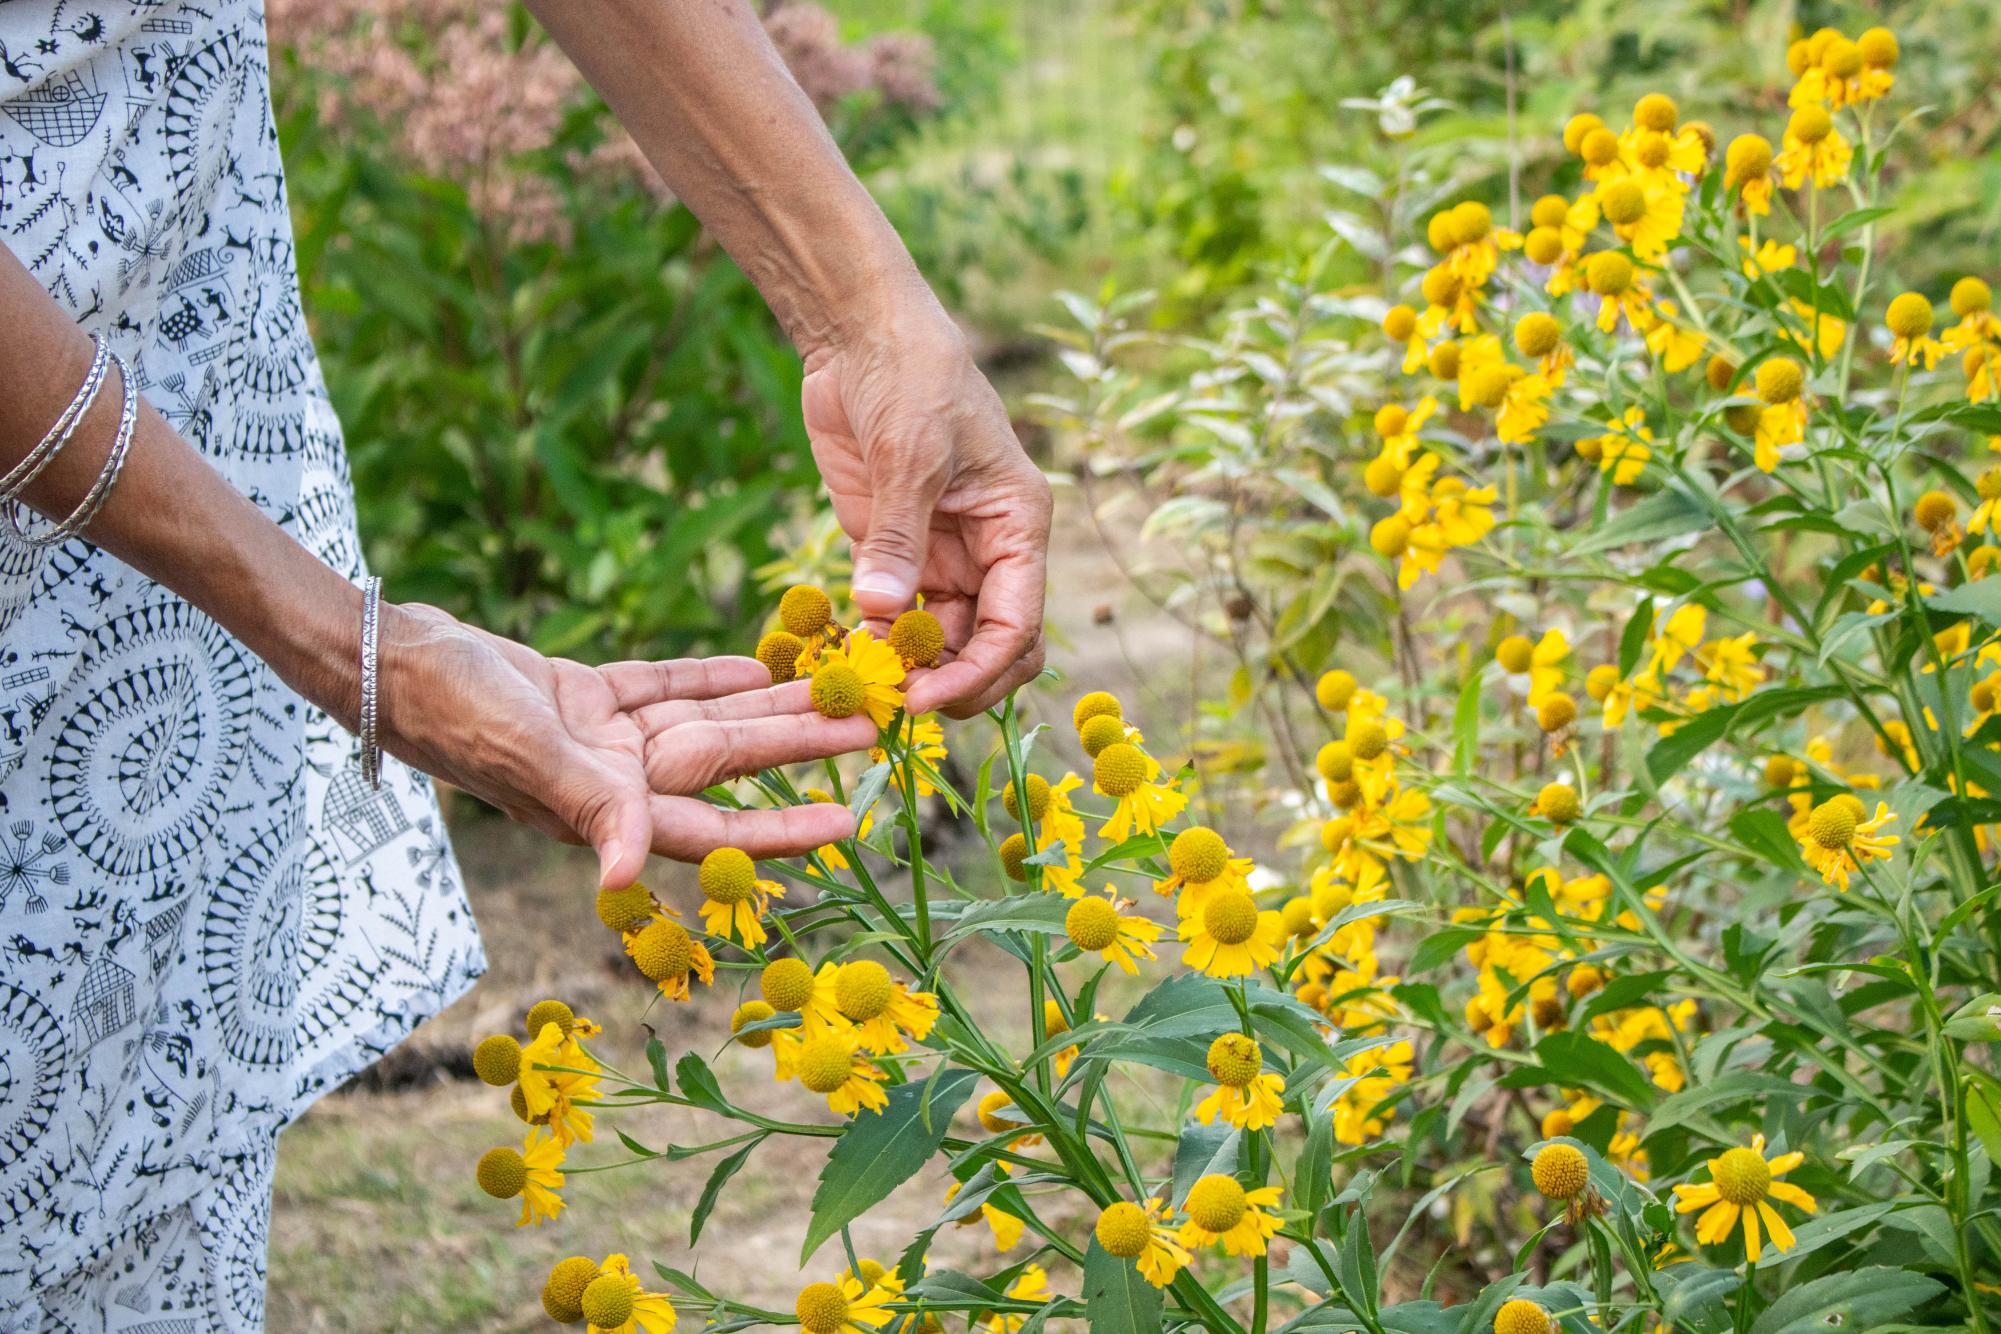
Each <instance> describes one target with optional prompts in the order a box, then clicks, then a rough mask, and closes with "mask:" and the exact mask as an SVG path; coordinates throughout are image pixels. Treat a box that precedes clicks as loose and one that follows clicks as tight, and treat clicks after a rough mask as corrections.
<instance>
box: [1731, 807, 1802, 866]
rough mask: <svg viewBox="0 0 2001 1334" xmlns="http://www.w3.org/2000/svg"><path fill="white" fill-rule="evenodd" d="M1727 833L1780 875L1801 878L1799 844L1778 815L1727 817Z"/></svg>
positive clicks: (1745, 813)
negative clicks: (1784, 872) (1784, 874)
mask: <svg viewBox="0 0 2001 1334" xmlns="http://www.w3.org/2000/svg"><path fill="white" fill-rule="evenodd" d="M1730 832H1731V833H1732V834H1733V835H1735V836H1736V839H1737V841H1738V842H1739V843H1742V844H1743V845H1744V846H1745V847H1747V848H1749V849H1750V850H1751V851H1753V852H1755V853H1757V854H1758V855H1759V856H1760V857H1762V858H1764V859H1765V860H1766V861H1768V862H1770V863H1771V864H1772V865H1773V866H1776V867H1778V868H1779V869H1780V870H1782V871H1787V872H1790V873H1792V874H1794V875H1801V874H1804V873H1805V872H1806V870H1807V864H1806V862H1805V861H1803V860H1802V859H1801V857H1800V845H1799V841H1798V840H1797V839H1795V838H1794V837H1793V836H1792V834H1791V833H1790V832H1788V831H1787V829H1786V821H1785V817H1784V816H1782V815H1780V814H1779V813H1778V812H1777V811H1772V810H1764V809H1747V810H1741V811H1738V812H1737V813H1736V814H1735V815H1733V816H1731V817H1730Z"/></svg>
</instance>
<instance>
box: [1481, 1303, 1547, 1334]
mask: <svg viewBox="0 0 2001 1334" xmlns="http://www.w3.org/2000/svg"><path fill="white" fill-rule="evenodd" d="M1552 1328H1554V1327H1553V1326H1552V1325H1551V1324H1550V1322H1549V1313H1548V1312H1546V1311H1544V1310H1543V1309H1542V1308H1541V1307H1540V1306H1537V1305H1536V1304H1535V1303H1534V1302H1532V1301H1528V1300H1526V1299H1524V1298H1521V1297H1517V1298H1515V1299H1514V1300H1513V1301H1510V1302H1504V1303H1502V1305H1501V1309H1500V1310H1498V1311H1496V1312H1495V1313H1494V1334H1549V1332H1550V1330H1551V1329H1552Z"/></svg>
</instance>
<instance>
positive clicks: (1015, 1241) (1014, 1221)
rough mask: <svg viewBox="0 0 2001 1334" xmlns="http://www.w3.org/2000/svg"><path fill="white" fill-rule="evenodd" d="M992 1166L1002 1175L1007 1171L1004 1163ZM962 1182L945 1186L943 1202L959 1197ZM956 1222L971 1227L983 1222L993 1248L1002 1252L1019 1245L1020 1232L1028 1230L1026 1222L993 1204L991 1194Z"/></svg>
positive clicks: (949, 1201)
mask: <svg viewBox="0 0 2001 1334" xmlns="http://www.w3.org/2000/svg"><path fill="white" fill-rule="evenodd" d="M994 1166H995V1168H996V1169H997V1170H999V1171H1000V1172H1001V1173H1002V1175H1006V1173H1007V1171H1008V1165H1007V1164H1006V1163H996V1164H994ZM963 1184H964V1183H962V1182H958V1181H954V1182H953V1183H952V1184H951V1185H950V1186H947V1187H946V1188H945V1203H947V1204H950V1203H951V1202H952V1201H953V1200H955V1199H957V1198H958V1197H959V1189H960V1187H961V1186H962V1185H963ZM957 1222H958V1224H959V1226H960V1227H971V1226H972V1225H973V1224H975V1223H980V1222H984V1223H985V1224H986V1225H987V1230H988V1231H990V1232H992V1233H993V1236H994V1249H995V1250H998V1251H1003V1252H1005V1251H1011V1250H1013V1249H1014V1248H1015V1247H1016V1246H1018V1245H1020V1244H1021V1235H1022V1233H1023V1232H1025V1231H1027V1230H1028V1224H1026V1223H1024V1222H1022V1221H1021V1220H1020V1219H1019V1218H1016V1217H1015V1216H1014V1215H1013V1214H1011V1213H1009V1212H1008V1211H1007V1210H1005V1209H1002V1208H1001V1207H999V1206H998V1205H996V1204H994V1203H993V1200H992V1197H991V1196H989V1197H988V1198H987V1199H984V1200H981V1201H980V1207H979V1208H978V1209H977V1210H975V1211H974V1212H972V1213H969V1214H967V1215H966V1216H965V1217H963V1218H960V1219H958V1220H957Z"/></svg>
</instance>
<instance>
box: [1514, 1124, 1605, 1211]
mask: <svg viewBox="0 0 2001 1334" xmlns="http://www.w3.org/2000/svg"><path fill="white" fill-rule="evenodd" d="M1552 1115H1554V1113H1552ZM1547 1120H1548V1118H1545V1122H1547ZM1545 1133H1547V1132H1545ZM1561 1133H1563V1134H1569V1133H1570V1132H1569V1130H1567V1129H1566V1130H1563V1131H1562V1132H1561ZM1529 1176H1530V1178H1531V1179H1532V1180H1533V1181H1534V1182H1535V1188H1536V1192H1537V1193H1538V1194H1540V1195H1541V1196H1542V1197H1543V1198H1544V1199H1545V1200H1548V1201H1550V1202H1551V1203H1553V1204H1561V1205H1563V1206H1564V1218H1565V1219H1566V1221H1568V1222H1569V1223H1570V1225H1571V1226H1572V1227H1575V1226H1576V1225H1577V1224H1578V1222H1579V1221H1580V1220H1582V1219H1584V1218H1587V1217H1590V1216H1592V1215H1593V1214H1596V1213H1598V1212H1600V1211H1601V1210H1602V1208H1603V1201H1601V1200H1600V1199H1599V1198H1598V1193H1597V1192H1596V1191H1595V1190H1593V1189H1592V1188H1591V1167H1590V1164H1589V1163H1588V1162H1587V1161H1586V1160H1585V1157H1584V1151H1583V1150H1582V1149H1579V1148H1578V1147H1577V1146H1576V1145H1574V1144H1563V1143H1557V1144H1545V1145H1543V1146H1542V1148H1540V1149H1537V1150H1536V1155H1535V1158H1534V1160H1533V1161H1531V1162H1530V1164H1529Z"/></svg>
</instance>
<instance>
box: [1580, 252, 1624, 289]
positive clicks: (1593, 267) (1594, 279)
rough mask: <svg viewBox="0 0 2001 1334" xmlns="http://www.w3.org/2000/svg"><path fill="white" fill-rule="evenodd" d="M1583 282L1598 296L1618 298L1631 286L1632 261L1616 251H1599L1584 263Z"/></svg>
mask: <svg viewBox="0 0 2001 1334" xmlns="http://www.w3.org/2000/svg"><path fill="white" fill-rule="evenodd" d="M1584 281H1585V282H1586V283H1587V284H1589V285H1590V287H1591V290H1592V291H1593V292H1596V293H1597V294H1598V295H1599V296H1618V295H1619V294H1620V293H1621V292H1624V291H1625V290H1626V289H1627V288H1629V287H1631V286H1632V285H1633V261H1632V260H1630V259H1627V258H1626V257H1625V256H1624V255H1622V254H1620V253H1619V252H1618V251H1616V250H1601V251H1599V252H1598V253H1597V254H1595V255H1593V256H1592V257H1591V258H1590V259H1589V260H1587V261H1585V264H1584Z"/></svg>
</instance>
